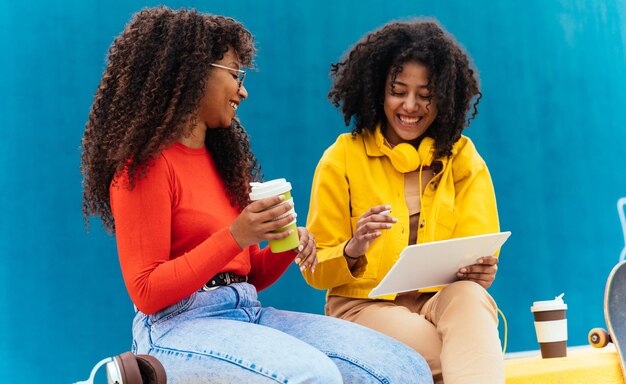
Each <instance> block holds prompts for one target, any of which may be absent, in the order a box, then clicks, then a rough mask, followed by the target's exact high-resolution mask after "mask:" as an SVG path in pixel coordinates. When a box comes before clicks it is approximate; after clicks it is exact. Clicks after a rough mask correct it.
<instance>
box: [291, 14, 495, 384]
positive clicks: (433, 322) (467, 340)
mask: <svg viewBox="0 0 626 384" xmlns="http://www.w3.org/2000/svg"><path fill="white" fill-rule="evenodd" d="M331 76H332V78H333V84H332V87H331V91H330V93H329V98H330V99H331V100H332V102H333V104H334V105H335V106H336V107H339V108H340V109H341V112H342V113H343V116H344V120H345V123H346V125H350V123H351V122H353V123H354V128H353V130H352V133H351V134H350V133H346V134H342V135H340V136H339V138H338V139H337V141H336V142H335V143H334V144H333V145H332V146H331V147H329V148H328V149H327V150H326V151H325V153H324V155H323V156H322V158H321V160H320V162H319V164H318V166H317V169H316V172H315V177H314V180H313V188H312V191H311V204H310V208H309V217H308V223H307V227H308V229H309V231H310V232H311V233H312V234H313V235H315V238H316V240H317V255H318V263H317V265H315V266H311V268H308V267H309V266H308V265H301V267H302V269H303V274H304V277H305V279H306V280H307V282H308V283H309V284H310V285H311V286H313V287H315V288H318V289H325V290H328V295H327V304H326V307H325V311H326V314H327V315H329V316H333V317H338V318H342V319H345V320H349V321H352V322H355V323H358V324H361V325H365V326H367V327H370V328H373V329H375V330H377V331H379V332H382V333H385V334H387V335H390V336H392V337H394V338H396V339H398V340H400V341H402V342H404V343H406V344H408V345H409V346H411V347H413V348H414V349H415V350H416V351H418V352H419V353H420V354H422V355H423V356H424V357H425V358H426V360H427V361H428V363H429V365H430V368H431V370H432V371H433V376H434V379H435V382H438V383H441V382H444V381H445V383H446V384H455V383H463V384H467V383H482V384H487V383H503V382H504V368H503V359H502V352H501V349H500V339H499V336H498V328H497V325H498V319H497V307H496V304H495V302H494V300H493V299H492V297H491V296H490V295H489V294H488V293H487V291H486V288H489V286H491V284H492V282H493V280H494V279H495V275H496V271H497V263H498V259H497V258H496V257H494V256H491V255H485V256H484V257H480V258H479V259H478V260H477V261H476V264H474V265H469V266H467V267H464V268H461V269H460V270H459V272H458V278H459V281H457V282H455V283H452V284H450V285H448V286H447V287H445V288H443V289H440V290H439V291H435V292H433V291H430V292H428V291H416V292H409V293H404V294H398V295H386V296H382V297H377V298H376V299H370V298H368V294H369V293H370V291H371V290H372V288H374V287H375V286H376V285H378V283H379V282H380V281H381V280H382V279H383V277H384V276H385V275H386V273H387V272H388V271H389V269H390V268H391V266H392V265H393V264H394V263H395V262H396V261H397V259H398V257H399V255H400V252H401V251H402V249H403V248H404V247H406V246H407V245H409V244H415V243H425V242H431V241H436V240H445V239H450V238H458V237H465V236H472V235H480V234H487V233H493V232H498V231H499V224H498V213H497V208H496V201H495V196H494V190H493V185H492V182H491V177H490V175H489V171H488V169H487V166H486V164H485V162H484V161H483V159H482V158H481V157H480V155H479V154H478V152H477V151H476V148H475V147H474V144H473V143H472V141H471V140H470V139H469V138H468V137H466V136H463V135H461V132H462V131H463V129H464V128H465V127H466V126H467V125H468V124H469V122H470V121H471V120H472V119H473V118H474V117H475V116H476V114H477V112H478V111H477V105H478V101H479V99H480V97H481V93H480V91H479V84H478V78H477V74H476V71H475V70H474V69H473V68H472V67H471V66H470V63H469V59H468V56H467V54H466V53H465V52H464V51H463V49H462V48H461V47H460V45H459V44H458V43H457V42H456V41H455V39H454V38H453V37H452V36H451V35H450V34H448V33H447V32H445V31H444V30H443V29H442V28H441V26H440V25H439V24H438V23H437V22H436V21H432V20H418V21H411V22H393V23H389V24H387V25H385V26H384V27H382V28H381V29H379V30H376V31H374V32H372V33H369V34H368V35H366V36H365V37H364V38H363V39H362V40H361V41H360V42H358V43H357V44H356V45H355V46H354V47H353V48H352V49H351V50H350V51H349V52H348V53H347V54H346V56H345V59H344V60H343V61H340V62H339V63H337V64H333V66H332V70H331ZM470 109H471V110H472V112H471V114H470ZM468 114H469V116H468ZM296 261H298V260H296Z"/></svg>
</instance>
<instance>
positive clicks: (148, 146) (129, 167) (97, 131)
mask: <svg viewBox="0 0 626 384" xmlns="http://www.w3.org/2000/svg"><path fill="white" fill-rule="evenodd" d="M228 49H232V50H233V51H234V53H235V54H236V55H237V57H238V59H239V61H240V62H241V63H242V65H244V66H251V65H252V60H253V57H254V54H255V52H256V50H255V47H254V38H253V36H252V34H251V33H250V32H249V31H248V30H247V29H246V28H245V27H244V26H243V25H242V24H240V23H239V22H237V21H235V20H233V19H231V18H227V17H224V16H216V15H207V14H201V13H199V12H197V11H195V10H193V9H191V10H187V9H180V10H172V9H169V8H166V7H157V8H145V9H143V10H141V11H140V12H138V13H136V14H135V15H133V17H132V19H131V20H130V22H129V23H128V24H127V25H126V27H125V29H124V31H122V33H121V34H120V35H119V36H117V37H116V38H115V40H114V41H113V44H112V45H111V47H110V48H109V51H108V60H107V66H106V69H105V71H104V74H103V75H102V79H101V81H100V85H99V86H98V90H97V92H96V94H95V97H94V101H93V104H92V106H91V111H90V113H89V120H88V121H87V123H86V128H85V133H84V136H83V139H82V154H81V173H82V175H83V215H84V217H85V220H86V222H87V224H88V223H89V220H88V217H89V216H90V215H95V216H100V218H101V219H102V222H103V224H104V227H105V229H106V230H107V231H109V232H115V223H114V220H113V216H112V213H111V206H110V196H109V188H110V185H111V183H112V182H113V180H114V179H116V178H117V177H118V176H121V175H122V174H123V173H127V174H128V180H129V183H128V185H126V186H125V187H127V188H129V189H132V188H134V186H135V182H136V181H137V180H138V179H139V178H141V177H143V176H145V175H146V172H147V171H148V170H149V168H150V167H151V166H152V165H153V164H154V160H155V158H156V156H157V155H158V154H159V153H160V152H161V151H162V150H163V149H165V148H166V147H168V146H170V145H172V144H173V143H174V142H175V141H176V140H177V139H178V138H180V137H182V135H184V134H186V133H187V132H186V131H188V129H189V128H188V127H192V126H194V125H195V122H196V121H197V110H198V106H199V103H200V100H201V98H202V96H203V93H204V89H205V85H206V79H207V78H208V74H209V71H211V70H213V67H211V66H210V64H211V63H214V62H216V61H218V60H220V59H222V58H223V57H224V55H225V53H226V52H227V51H228ZM205 144H206V147H207V150H208V151H209V152H210V153H211V155H212V157H213V158H214V160H215V164H216V166H217V169H218V171H219V174H220V176H221V177H222V179H223V180H224V181H225V184H226V189H227V193H228V195H229V198H230V201H231V204H232V205H233V206H235V207H237V208H238V209H240V210H241V209H243V208H244V207H245V206H246V205H247V204H248V203H249V200H248V188H249V187H248V182H249V181H252V180H259V179H260V178H261V170H260V166H259V165H258V163H257V161H256V158H255V157H254V155H253V154H252V152H251V150H250V145H249V142H248V135H247V133H246V131H245V129H244V128H243V127H242V126H241V124H239V121H238V120H236V119H235V120H233V122H232V124H231V126H230V127H229V128H225V129H209V130H207V135H206V139H205Z"/></svg>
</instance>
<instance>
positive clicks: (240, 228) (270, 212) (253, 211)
mask: <svg viewBox="0 0 626 384" xmlns="http://www.w3.org/2000/svg"><path fill="white" fill-rule="evenodd" d="M283 199H284V197H283V196H282V195H280V196H274V197H268V198H267V199H262V200H257V201H253V202H252V203H250V204H249V205H248V206H247V207H246V208H244V210H243V211H241V213H240V214H239V216H237V218H236V219H235V221H233V223H232V224H231V225H230V228H229V229H230V233H231V234H232V235H233V237H234V238H235V241H236V242H237V244H238V245H239V246H240V247H241V248H242V249H243V248H246V247H248V246H250V245H253V244H257V243H259V242H261V241H263V240H280V239H284V238H286V237H287V236H289V235H290V234H291V232H293V230H291V229H290V230H288V231H284V232H278V233H272V231H274V230H276V229H278V228H282V227H284V226H286V225H287V224H289V223H291V222H292V221H293V220H294V218H295V217H294V215H287V216H286V217H283V218H281V219H278V220H272V219H274V218H276V217H278V216H281V215H283V214H285V213H287V212H289V210H290V209H291V208H293V205H292V204H291V203H288V204H280V203H281V202H283ZM278 204H280V205H278ZM270 207H271V208H270Z"/></svg>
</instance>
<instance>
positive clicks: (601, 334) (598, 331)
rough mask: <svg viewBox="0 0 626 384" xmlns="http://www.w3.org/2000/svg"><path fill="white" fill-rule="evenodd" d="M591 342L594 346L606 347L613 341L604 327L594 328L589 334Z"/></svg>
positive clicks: (588, 337)
mask: <svg viewBox="0 0 626 384" xmlns="http://www.w3.org/2000/svg"><path fill="white" fill-rule="evenodd" d="M587 339H588V340H589V344H591V346H592V347H594V348H604V347H606V346H607V344H608V343H609V342H610V341H611V336H610V335H609V333H608V332H607V331H606V330H604V329H602V328H594V329H592V330H591V331H589V335H587Z"/></svg>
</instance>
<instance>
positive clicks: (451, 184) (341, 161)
mask: <svg viewBox="0 0 626 384" xmlns="http://www.w3.org/2000/svg"><path fill="white" fill-rule="evenodd" d="M383 145H385V144H384V138H383V135H382V134H381V132H380V129H377V130H376V132H375V133H370V132H369V131H363V133H362V134H359V135H356V136H352V134H350V133H346V134H342V135H340V136H339V137H338V138H337V141H336V142H335V143H334V144H333V145H331V146H330V147H329V148H328V149H327V150H326V151H325V152H324V155H323V156H322V158H321V159H320V161H319V164H318V165H317V168H316V170H315V176H314V178H313V186H312V190H311V202H310V206H309V215H308V219H307V228H308V230H309V231H310V232H311V233H312V234H313V235H314V236H315V239H316V242H317V257H318V264H317V267H316V269H315V273H311V271H310V268H308V269H306V270H305V271H304V272H303V275H304V278H305V279H306V281H307V282H308V283H309V285H311V286H312V287H314V288H317V289H327V290H328V295H329V296H344V297H351V298H367V297H368V296H367V295H368V294H369V293H370V291H371V290H372V289H373V288H374V287H376V286H377V285H378V283H380V281H381V280H382V279H383V277H384V276H385V275H386V274H387V272H388V271H389V270H390V269H391V267H392V266H393V264H394V263H395V262H396V261H397V260H398V258H399V256H400V252H401V251H402V250H403V249H404V248H405V247H406V246H407V245H408V239H409V233H408V231H409V212H408V208H407V205H406V201H405V196H404V190H405V189H404V179H405V178H404V174H403V173H401V172H398V171H397V170H396V169H395V168H394V166H393V165H392V163H391V161H390V158H389V157H388V155H386V154H384V153H383V151H381V147H382V146H383ZM384 149H385V150H386V151H385V152H387V153H389V151H388V148H384ZM418 154H419V156H420V157H421V159H422V165H423V166H427V165H430V163H431V162H432V158H433V155H434V140H433V139H432V138H429V137H426V138H424V139H423V140H422V142H421V143H420V145H419V148H418ZM436 161H439V162H441V164H442V165H443V169H442V170H441V171H440V172H438V173H437V174H436V175H435V176H434V177H433V179H432V180H431V181H430V183H429V184H428V186H427V187H426V188H425V189H424V190H423V191H422V194H423V196H422V198H421V213H420V224H419V225H418V229H417V242H418V243H426V242H431V241H436V240H446V239H451V238H458V237H465V236H474V235H482V234H487V233H495V232H499V230H500V229H499V223H498V212H497V208H496V200H495V194H494V189H493V184H492V181H491V176H490V175H489V170H488V169H487V165H486V164H485V161H484V160H483V159H482V158H481V157H480V155H479V154H478V152H477V151H476V148H475V147H474V144H473V143H472V141H471V140H470V139H469V138H468V137H466V136H462V137H461V138H460V139H459V140H458V141H457V142H456V143H455V144H454V146H453V148H452V155H451V156H450V157H448V158H442V159H437V160H436ZM376 205H390V206H391V212H392V213H391V216H393V217H395V218H396V219H397V220H398V222H397V223H395V224H392V228H390V229H386V230H382V231H381V232H382V235H381V236H380V237H379V238H377V239H375V240H374V241H372V243H371V244H370V247H369V249H368V251H367V253H366V254H365V256H364V257H362V258H360V259H359V261H357V263H356V264H355V265H354V266H353V270H352V271H350V269H349V267H348V263H347V260H346V259H345V257H344V256H343V249H344V247H345V245H346V243H347V242H348V240H350V238H352V235H353V233H354V231H355V229H356V223H357V221H358V220H359V218H360V217H361V215H363V214H364V213H365V212H366V211H367V210H369V209H370V208H372V207H373V206H376ZM395 296H396V295H393V294H392V295H385V296H381V297H378V299H383V300H393V299H395Z"/></svg>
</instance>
